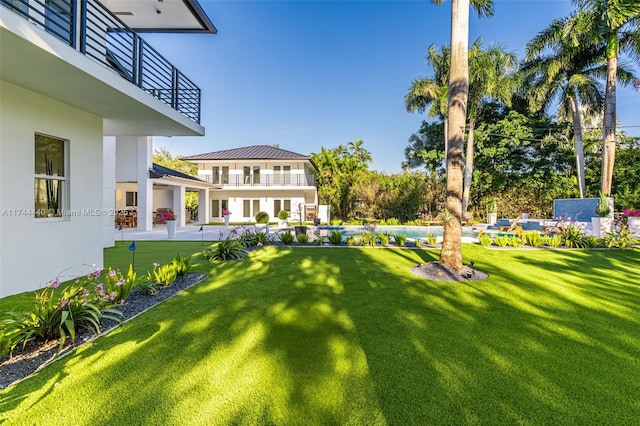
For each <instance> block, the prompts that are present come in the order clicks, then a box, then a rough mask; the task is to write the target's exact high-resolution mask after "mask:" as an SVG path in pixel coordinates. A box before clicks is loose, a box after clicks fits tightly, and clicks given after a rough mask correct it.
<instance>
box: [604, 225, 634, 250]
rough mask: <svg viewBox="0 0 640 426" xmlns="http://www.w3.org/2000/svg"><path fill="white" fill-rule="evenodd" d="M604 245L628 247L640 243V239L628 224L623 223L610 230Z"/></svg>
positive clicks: (605, 237)
mask: <svg viewBox="0 0 640 426" xmlns="http://www.w3.org/2000/svg"><path fill="white" fill-rule="evenodd" d="M603 240H604V245H605V246H607V247H615V248H620V249H626V248H630V247H633V246H635V245H638V244H640V239H638V238H636V237H635V236H634V235H633V234H632V233H631V231H630V230H629V227H628V226H625V225H622V226H620V227H616V228H613V229H611V231H610V232H607V234H606V235H605V236H604V239H603Z"/></svg>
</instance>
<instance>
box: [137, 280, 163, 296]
mask: <svg viewBox="0 0 640 426" xmlns="http://www.w3.org/2000/svg"><path fill="white" fill-rule="evenodd" d="M136 289H137V290H138V291H139V292H140V293H142V294H156V293H157V292H158V289H157V288H156V283H155V281H153V279H152V278H151V276H150V275H149V276H147V279H142V280H139V281H138V282H137V283H136Z"/></svg>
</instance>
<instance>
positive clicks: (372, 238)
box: [359, 231, 376, 247]
mask: <svg viewBox="0 0 640 426" xmlns="http://www.w3.org/2000/svg"><path fill="white" fill-rule="evenodd" d="M359 242H360V245H361V246H370V247H373V246H375V245H376V235H375V234H374V233H373V231H369V232H363V233H361V234H360V239H359Z"/></svg>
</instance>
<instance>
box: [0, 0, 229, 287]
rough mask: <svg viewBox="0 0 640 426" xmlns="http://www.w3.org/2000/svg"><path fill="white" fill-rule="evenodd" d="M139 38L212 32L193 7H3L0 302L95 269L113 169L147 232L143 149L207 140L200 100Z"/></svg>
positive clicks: (109, 0)
mask: <svg viewBox="0 0 640 426" xmlns="http://www.w3.org/2000/svg"><path fill="white" fill-rule="evenodd" d="M144 31H164V32H172V31H175V32H200V33H205V34H206V33H209V34H211V33H215V32H216V29H215V27H214V26H213V24H212V23H211V22H210V20H209V18H208V17H207V16H206V14H205V13H204V12H203V10H202V8H201V7H200V5H199V4H198V2H197V1H196V0H163V1H158V0H136V1H123V0H103V1H102V2H99V1H96V0H87V1H83V0H0V54H1V58H0V297H3V296H7V295H11V294H16V293H20V292H23V291H27V290H33V289H37V288H40V287H42V286H44V285H45V284H46V283H47V282H48V281H49V280H51V279H53V278H55V277H56V276H58V274H60V273H61V272H62V271H64V270H66V269H67V268H71V267H74V266H76V265H81V264H97V265H101V264H102V261H103V257H102V253H103V247H104V246H108V245H110V244H113V241H114V216H113V213H114V210H115V205H116V188H115V186H116V169H117V166H116V158H118V157H123V156H126V158H127V159H128V160H129V161H131V162H132V163H134V164H135V168H134V169H133V173H135V174H136V175H137V176H140V177H143V179H138V180H137V181H138V182H140V183H139V184H138V187H137V204H138V211H139V215H138V216H139V218H138V226H142V227H147V226H149V225H148V224H149V223H150V222H151V221H152V211H153V205H152V204H153V203H152V196H153V191H154V180H153V179H149V177H150V175H149V170H150V169H151V170H152V169H153V165H152V163H151V138H152V137H153V136H202V135H204V127H203V126H202V125H201V124H200V89H199V88H198V87H197V86H196V85H195V84H194V83H193V82H192V81H191V80H189V78H188V77H187V76H185V75H184V74H183V73H182V72H180V71H179V70H178V69H177V68H176V67H174V66H172V64H171V63H169V62H168V61H167V60H166V59H165V58H164V57H163V56H162V55H161V54H160V53H159V52H160V51H161V48H160V47H158V48H157V50H156V49H155V48H153V47H151V46H150V45H149V44H148V43H147V42H145V41H144V40H143V38H142V37H140V35H139V32H144ZM155 182H156V183H157V182H158V179H156V180H155ZM180 191H182V190H178V192H180ZM178 197H179V194H178ZM63 278H64V277H63Z"/></svg>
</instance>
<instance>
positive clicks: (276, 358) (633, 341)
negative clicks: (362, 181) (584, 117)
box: [0, 242, 640, 425]
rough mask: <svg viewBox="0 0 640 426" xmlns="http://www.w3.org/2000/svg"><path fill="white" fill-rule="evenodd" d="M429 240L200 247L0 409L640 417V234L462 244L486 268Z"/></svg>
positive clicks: (225, 417) (105, 419)
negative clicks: (177, 281) (610, 239)
mask: <svg viewBox="0 0 640 426" xmlns="http://www.w3.org/2000/svg"><path fill="white" fill-rule="evenodd" d="M149 244H150V245H151V246H150V247H152V246H153V244H159V243H152V242H149ZM174 244H175V243H174ZM169 247H170V246H169ZM150 251H153V252H154V253H155V257H156V259H155V260H152V259H151V257H153V256H151V257H150V258H149V261H151V262H153V261H159V260H157V259H158V258H159V257H160V251H163V252H166V253H165V255H166V256H168V257H169V258H171V257H173V256H174V255H175V253H174V251H175V250H172V249H170V248H164V249H163V250H155V249H153V250H152V249H151V248H150ZM180 251H181V253H182V254H188V251H187V250H186V249H185V250H184V252H183V251H182V250H180ZM106 254H107V255H106V257H107V260H106V261H105V263H106V264H115V263H116V262H123V261H127V259H126V255H122V254H121V253H119V252H116V251H115V250H114V251H109V250H107V252H106ZM112 254H113V256H112ZM437 254H438V253H437V251H428V250H400V249H360V248H350V249H332V248H307V249H301V248H298V249H296V248H275V247H264V248H262V249H260V250H258V251H256V252H253V253H252V254H251V255H250V256H249V257H248V258H246V259H243V260H241V261H237V262H229V263H224V264H218V265H209V264H206V263H203V262H197V263H198V264H199V265H198V266H197V268H196V269H197V270H199V271H203V272H208V273H210V276H209V278H208V279H207V280H206V281H204V282H203V283H201V284H199V285H197V286H196V287H192V288H191V289H189V290H187V291H186V292H184V293H182V294H180V295H178V296H176V297H175V298H173V299H171V300H169V301H167V302H164V303H163V304H161V305H159V306H157V307H156V308H154V309H152V310H151V311H149V312H147V313H146V314H144V315H142V316H140V317H138V318H136V319H135V320H133V321H131V322H129V323H127V324H126V325H124V326H122V327H121V328H119V329H118V330H116V331H114V332H112V333H110V334H109V335H108V336H105V337H103V338H100V339H98V340H97V341H95V342H94V343H92V344H90V345H89V346H85V347H83V348H81V349H79V350H77V351H76V352H75V353H74V354H73V355H71V356H68V357H66V358H63V359H61V360H59V361H57V362H55V363H53V364H52V365H50V366H49V367H47V368H45V369H43V370H42V371H40V372H39V373H38V374H37V375H35V376H33V377H31V378H29V379H27V380H26V381H24V382H22V383H20V384H18V385H16V386H14V387H13V388H11V389H8V390H5V391H2V392H0V413H1V414H0V421H5V423H4V424H7V425H9V424H74V425H85V424H86V425H95V424H109V425H118V424H122V425H131V424H162V425H194V424H195V425H211V424H296V425H297V424H345V423H349V424H367V425H369V424H443V423H445V424H522V423H524V424H563V425H564V424H616V425H618V424H633V423H636V422H637V419H638V418H640V403H639V402H638V401H640V388H639V387H638V378H639V377H640V363H639V362H638V354H640V333H639V332H638V330H639V329H640V285H639V284H638V272H639V271H640V251H639V250H627V251H613V250H594V251H542V250H540V251H531V250H513V251H498V250H488V249H484V248H481V247H479V246H475V245H467V246H465V247H464V255H465V262H469V261H470V260H474V261H475V266H476V268H479V269H482V270H484V271H486V272H488V273H489V274H490V277H489V279H487V280H484V281H477V282H470V283H450V282H433V281H426V280H423V279H420V278H417V277H414V276H413V275H412V274H411V272H410V269H409V268H410V266H412V265H415V264H416V263H418V262H420V263H424V262H428V261H430V260H433V259H435V258H436V256H437ZM119 256H120V257H119ZM109 260H113V262H109Z"/></svg>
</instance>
